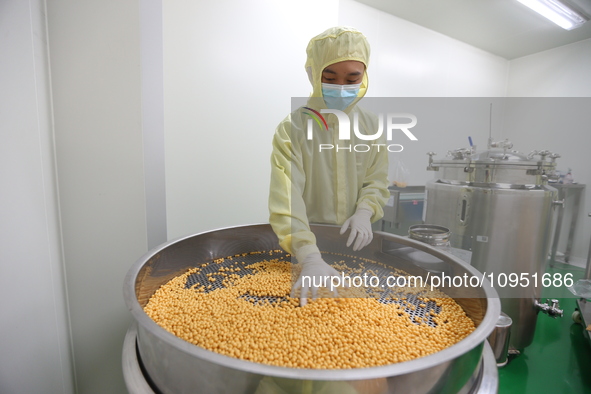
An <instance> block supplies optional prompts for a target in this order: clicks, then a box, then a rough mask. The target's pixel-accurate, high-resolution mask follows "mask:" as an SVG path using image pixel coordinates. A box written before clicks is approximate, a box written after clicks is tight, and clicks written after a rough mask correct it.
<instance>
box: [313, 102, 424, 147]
mask: <svg viewBox="0 0 591 394" xmlns="http://www.w3.org/2000/svg"><path fill="white" fill-rule="evenodd" d="M304 109H305V110H306V111H304V114H306V115H308V116H310V118H309V119H308V122H307V124H306V134H307V139H308V140H310V141H311V140H312V139H313V135H314V131H313V130H314V123H316V124H317V125H318V127H319V128H320V131H321V132H327V131H329V130H328V123H327V121H326V119H325V118H324V116H322V114H334V115H335V116H336V117H337V120H338V124H339V138H338V139H339V140H340V141H343V144H336V145H334V144H318V150H319V152H322V151H323V150H336V151H337V152H338V151H341V150H346V151H349V152H369V151H370V150H371V149H377V150H378V152H379V151H380V149H387V150H388V152H402V150H403V149H404V147H403V146H402V145H401V144H383V143H373V144H369V143H362V144H353V145H351V144H350V143H349V144H347V141H351V137H352V135H351V129H352V130H353V133H354V135H355V137H356V139H357V140H361V141H376V140H378V139H379V138H380V137H382V135H383V134H384V129H385V131H386V139H387V140H388V141H392V136H393V134H394V131H395V130H399V131H402V132H403V133H404V135H406V137H408V139H409V140H411V141H417V140H418V139H417V137H415V135H414V134H413V133H412V132H411V131H410V129H411V128H413V127H414V126H416V124H417V117H416V116H415V115H413V114H410V113H388V114H387V115H386V116H383V115H382V114H381V113H380V114H379V115H378V129H377V130H376V131H375V133H374V134H364V133H362V132H361V131H360V130H359V114H358V113H357V112H355V113H353V127H351V121H350V119H349V116H348V115H347V114H346V113H344V112H343V111H340V110H337V109H321V110H320V111H316V110H315V109H312V108H310V107H304ZM401 120H406V122H404V123H403V122H401ZM384 124H385V127H384Z"/></svg>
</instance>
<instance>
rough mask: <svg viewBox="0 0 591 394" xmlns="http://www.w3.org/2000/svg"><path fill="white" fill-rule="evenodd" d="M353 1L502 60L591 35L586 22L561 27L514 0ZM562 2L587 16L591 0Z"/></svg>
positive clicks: (588, 23) (567, 0) (588, 16)
mask: <svg viewBox="0 0 591 394" xmlns="http://www.w3.org/2000/svg"><path fill="white" fill-rule="evenodd" d="M357 1H359V2H360V3H363V4H366V5H368V6H371V7H373V8H376V9H378V10H381V11H384V12H387V13H389V14H392V15H394V16H397V17H399V18H402V19H405V20H408V21H410V22H413V23H416V24H417V25H420V26H423V27H426V28H428V29H431V30H434V31H436V32H439V33H441V34H445V35H446V36H449V37H452V38H455V39H457V40H460V41H463V42H465V43H467V44H470V45H473V46H475V47H478V48H481V49H483V50H485V51H487V52H490V53H493V54H495V55H498V56H501V57H504V58H506V59H515V58H518V57H522V56H526V55H530V54H532V53H537V52H541V51H544V50H547V49H552V48H556V47H559V46H562V45H566V44H570V43H573V42H576V41H580V40H584V39H587V38H591V21H588V22H587V23H585V24H584V25H583V26H581V27H579V28H578V29H574V30H570V31H569V30H564V29H563V28H561V27H559V26H557V25H555V24H554V23H552V22H550V21H548V20H547V19H545V18H544V17H542V16H540V15H538V14H537V13H535V12H534V11H532V10H530V9H529V8H527V7H526V6H524V5H523V4H521V3H519V2H518V1H517V0H357ZM563 2H564V3H568V4H569V5H571V6H572V7H573V8H574V9H575V10H577V11H578V12H579V13H581V14H582V15H584V16H585V17H586V18H587V19H591V0H563Z"/></svg>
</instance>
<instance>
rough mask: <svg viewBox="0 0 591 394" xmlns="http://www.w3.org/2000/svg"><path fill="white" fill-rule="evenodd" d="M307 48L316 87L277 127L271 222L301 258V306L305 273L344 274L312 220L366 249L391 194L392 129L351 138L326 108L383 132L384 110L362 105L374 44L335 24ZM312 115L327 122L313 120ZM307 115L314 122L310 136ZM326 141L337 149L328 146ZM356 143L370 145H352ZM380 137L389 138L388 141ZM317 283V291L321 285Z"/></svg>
mask: <svg viewBox="0 0 591 394" xmlns="http://www.w3.org/2000/svg"><path fill="white" fill-rule="evenodd" d="M306 52H307V61H306V65H305V67H306V72H307V73H308V77H309V79H310V81H311V83H312V88H313V90H312V94H311V96H310V98H309V99H308V102H307V105H306V106H305V107H300V108H298V109H296V110H295V111H294V112H292V113H291V114H290V115H288V116H287V117H286V118H285V119H284V120H283V121H282V122H281V123H280V124H279V126H278V127H277V129H276V131H275V135H274V138H273V153H272V156H271V168H272V170H271V187H270V195H269V211H270V223H271V225H272V227H273V230H274V232H275V233H276V234H277V236H278V238H279V244H280V246H281V247H282V248H283V249H284V250H285V251H287V252H288V253H291V254H292V255H294V256H295V257H296V259H297V261H298V262H299V264H301V266H302V269H301V273H300V277H299V279H298V281H297V282H296V283H295V284H294V286H293V290H296V289H300V288H301V296H300V304H301V305H302V306H303V305H305V304H306V302H307V297H308V290H309V289H308V286H307V285H305V286H302V284H303V283H302V277H304V276H308V277H315V276H316V277H327V276H335V275H336V276H339V273H338V272H337V271H336V270H335V269H334V268H332V267H331V266H330V265H328V264H327V263H326V262H325V261H324V260H323V258H322V255H321V253H320V250H319V249H318V247H317V246H316V238H315V236H314V234H313V233H312V231H310V225H309V224H310V223H324V224H335V225H341V226H342V227H341V234H345V233H346V231H347V230H350V233H349V235H348V237H347V236H346V235H345V236H344V237H343V242H344V243H345V244H346V246H347V247H349V246H351V247H352V248H353V250H355V251H357V250H360V249H361V248H363V247H364V246H366V245H368V244H369V243H370V242H371V240H372V238H373V233H372V229H371V223H372V222H374V221H376V220H378V219H380V218H381V217H382V216H383V209H382V207H383V206H384V205H385V203H386V202H387V200H388V198H389V196H390V193H389V191H388V180H387V175H388V155H387V150H386V148H385V146H386V145H385V144H386V140H385V136H383V135H382V136H380V137H379V138H378V139H377V140H372V141H369V139H371V137H368V138H365V139H361V138H359V137H358V136H357V133H354V132H352V131H350V139H349V140H340V139H339V120H338V117H337V116H338V115H337V114H334V113H324V114H322V113H321V110H322V109H333V110H335V109H336V110H340V111H342V112H343V113H344V114H346V116H347V117H348V118H349V121H350V124H351V126H352V125H353V124H354V121H355V120H357V123H358V125H359V132H360V133H361V134H365V135H368V136H371V135H374V134H376V132H377V130H378V118H377V116H375V115H374V114H371V113H369V112H366V111H364V110H363V109H361V108H359V107H358V106H357V102H358V101H359V100H360V99H361V98H362V97H363V96H364V95H365V93H366V91H367V88H368V75H367V67H368V64H369V53H370V48H369V44H368V42H367V40H366V38H365V36H364V35H363V34H362V33H361V32H359V31H357V30H356V29H353V28H348V27H334V28H330V29H328V30H326V31H325V32H323V33H322V34H320V35H318V36H316V37H314V38H312V40H311V41H310V43H309V44H308V47H307V50H306ZM313 115H315V120H320V119H323V120H325V121H326V123H324V122H323V121H318V122H317V121H313V122H308V120H309V119H311V118H312V117H313ZM319 115H321V117H320V116H319ZM308 123H311V126H312V128H313V129H312V138H310V139H309V135H308V127H310V126H309V125H308ZM321 144H323V145H322V146H323V147H327V146H331V145H332V146H333V147H334V149H322V150H321V149H319V147H320V145H321ZM357 144H366V145H368V146H371V149H370V150H368V151H355V149H351V148H346V147H354V146H355V145H357ZM377 144H382V145H381V149H379V148H378V147H377ZM337 146H338V147H339V149H336V147H337ZM342 148H344V149H342ZM345 239H346V241H345ZM310 290H311V292H312V297H316V290H317V289H316V288H315V287H312V288H311V289H310ZM293 294H294V293H293V291H292V295H293Z"/></svg>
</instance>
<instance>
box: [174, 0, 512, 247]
mask: <svg viewBox="0 0 591 394" xmlns="http://www.w3.org/2000/svg"><path fill="white" fill-rule="evenodd" d="M163 4H164V86H165V89H164V92H165V93H164V94H165V99H164V106H165V122H164V123H165V134H166V191H167V218H168V235H169V239H170V238H175V237H178V236H181V235H185V234H189V233H192V232H196V231H205V230H210V229H214V228H218V227H223V226H231V225H241V224H247V223H254V222H267V221H268V210H267V197H268V185H269V171H270V167H269V164H268V163H269V157H270V153H271V138H272V135H273V132H274V129H275V127H276V125H277V124H278V123H279V121H280V120H281V119H282V118H283V117H285V116H286V115H287V114H288V113H289V112H290V98H291V97H307V96H308V95H309V93H310V84H309V82H308V80H307V76H306V74H305V71H304V67H303V66H304V63H305V60H306V57H305V49H306V45H307V43H308V41H309V40H310V38H312V37H313V36H314V35H316V34H319V33H321V32H322V31H324V30H325V29H327V28H328V27H331V26H335V25H350V26H353V27H356V28H358V29H359V30H361V31H362V32H364V34H365V35H366V36H367V37H368V40H369V42H370V44H371V46H372V59H371V63H370V68H369V75H370V89H369V92H368V96H374V97H376V96H397V97H401V96H412V97H420V96H503V95H504V94H505V88H506V78H507V61H506V60H504V59H502V58H499V57H497V56H493V55H491V54H488V53H486V52H483V51H481V50H478V49H475V48H474V47H471V46H469V45H466V44H463V43H460V42H458V41H456V40H453V39H450V38H448V37H445V36H442V35H441V34H437V33H434V32H432V31H429V30H427V29H424V28H421V27H418V26H416V25H414V24H412V23H409V22H407V21H404V20H401V19H399V18H396V17H393V16H391V15H389V14H385V13H383V12H381V11H377V10H375V9H373V8H371V7H368V6H365V5H363V4H359V3H356V2H354V1H352V0H341V1H337V0H333V1H327V2H314V1H309V2H304V3H302V2H297V3H295V2H294V3H277V4H275V3H272V2H267V1H250V2H247V3H246V2H236V1H230V0H225V1H222V2H218V3H215V4H214V3H208V4H207V5H204V4H201V3H195V2H191V1H174V2H173V1H164V2H163ZM312 8H314V12H309V10H310V9H312ZM304 20H305V21H306V23H303V22H302V21H304ZM486 114H488V108H487V109H486ZM487 119H488V118H487ZM487 127H488V123H487ZM458 138H459V137H458ZM466 138H467V137H466V136H462V141H464V140H466ZM422 141H424V144H417V145H415V147H414V148H415V151H419V150H420V151H421V152H422V153H421V154H420V156H419V155H417V154H415V153H414V151H411V152H408V153H406V152H405V154H404V155H402V156H403V158H404V161H405V163H407V165H408V166H409V167H410V168H411V169H413V170H414V171H413V173H412V176H413V179H412V182H413V183H415V184H421V183H424V182H425V181H426V180H427V179H428V178H429V177H430V175H429V174H427V172H426V171H425V170H424V168H425V167H426V162H427V159H426V155H425V154H424V153H425V152H427V151H428V150H432V149H433V148H432V146H436V147H437V146H441V142H445V141H447V137H446V136H445V134H443V133H437V134H436V135H432V136H429V137H424V138H423V140H422ZM419 145H420V146H419ZM454 147H455V146H453V145H451V146H449V149H452V148H454Z"/></svg>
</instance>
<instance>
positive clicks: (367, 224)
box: [341, 208, 373, 251]
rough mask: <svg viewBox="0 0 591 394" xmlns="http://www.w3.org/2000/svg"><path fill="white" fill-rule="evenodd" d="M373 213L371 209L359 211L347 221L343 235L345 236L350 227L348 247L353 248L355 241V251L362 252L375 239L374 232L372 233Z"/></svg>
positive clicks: (344, 224) (342, 231)
mask: <svg viewBox="0 0 591 394" xmlns="http://www.w3.org/2000/svg"><path fill="white" fill-rule="evenodd" d="M372 215H373V213H372V212H371V211H370V210H369V209H363V208H360V209H357V211H356V212H355V213H354V214H353V216H351V217H350V218H349V219H347V220H345V223H343V226H342V227H341V234H344V233H345V232H346V231H347V229H348V228H349V227H351V233H350V234H349V239H347V246H351V244H352V243H353V241H355V243H354V244H353V250H355V251H357V250H361V249H363V248H364V247H366V246H367V245H368V244H369V243H370V242H371V240H372V239H373V232H372V231H371V216H372Z"/></svg>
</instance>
